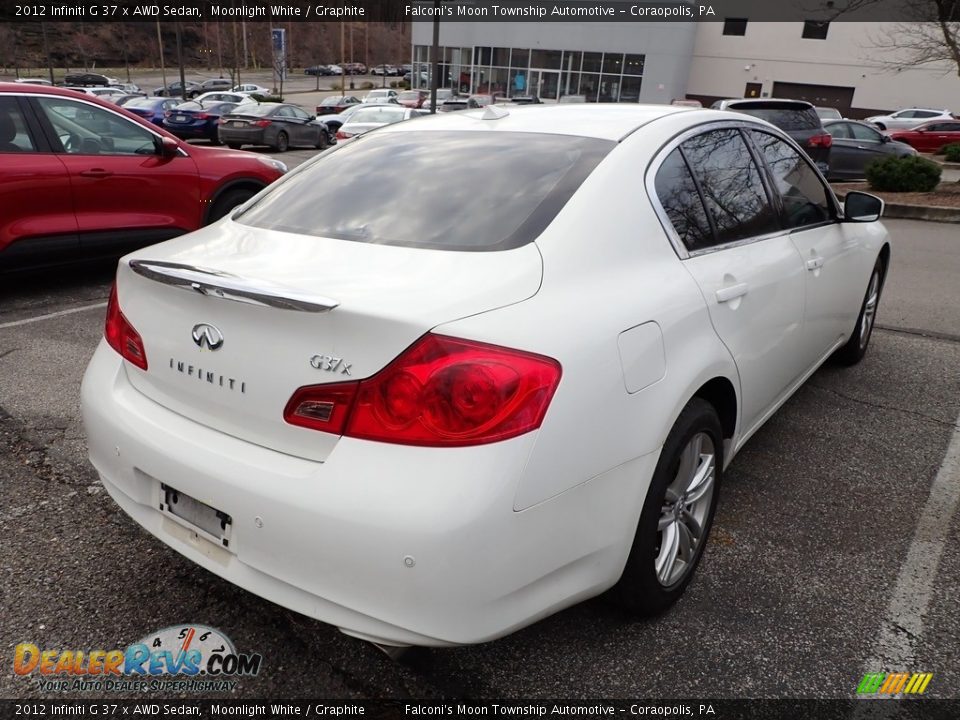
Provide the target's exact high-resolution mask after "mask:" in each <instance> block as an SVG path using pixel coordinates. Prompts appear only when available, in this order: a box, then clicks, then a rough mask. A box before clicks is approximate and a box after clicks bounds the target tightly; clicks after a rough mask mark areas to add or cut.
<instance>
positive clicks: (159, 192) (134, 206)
mask: <svg viewBox="0 0 960 720" xmlns="http://www.w3.org/2000/svg"><path fill="white" fill-rule="evenodd" d="M284 172H286V166H284V164H283V163H281V162H279V161H277V160H274V159H272V158H268V157H265V156H262V155H257V154H255V153H248V152H236V151H231V150H221V149H216V148H207V147H197V146H194V145H188V144H186V143H185V142H183V141H181V140H179V139H177V138H176V137H174V136H173V135H171V134H170V133H168V132H166V131H165V130H163V129H161V128H158V127H156V126H155V125H152V124H151V123H149V122H147V121H146V120H144V119H143V118H140V117H138V116H136V115H134V114H133V113H131V112H128V111H127V110H125V109H124V108H122V107H118V106H117V105H113V104H111V103H108V102H106V101H103V100H99V99H98V98H96V97H93V96H91V95H84V94H82V93H78V92H74V91H71V90H63V89H60V88H54V87H45V86H42V85H25V84H15V83H0V208H3V212H0V265H13V264H16V265H20V264H29V265H42V264H50V263H53V262H62V261H64V260H68V259H73V257H78V256H82V257H91V256H93V255H96V254H101V253H103V254H106V253H108V252H113V251H115V250H116V249H118V248H119V247H120V246H121V245H133V244H138V245H147V244H150V243H154V242H159V241H161V240H166V239H168V238H171V237H174V236H176V235H181V234H183V233H186V232H189V231H191V230H196V229H197V228H199V227H201V226H202V225H205V224H207V223H209V222H212V221H213V220H216V219H218V218H220V217H221V216H223V215H225V214H226V213H227V212H228V211H230V210H231V209H232V208H234V207H235V206H236V205H238V204H240V203H242V202H244V201H246V200H247V199H248V198H250V197H252V196H253V195H254V194H256V193H257V192H259V191H260V190H261V189H262V188H264V187H266V186H267V185H268V184H270V183H271V182H273V181H274V180H276V179H277V178H279V177H280V176H281V175H283V173H284Z"/></svg>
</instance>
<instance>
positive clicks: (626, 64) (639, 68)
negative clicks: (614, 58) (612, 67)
mask: <svg viewBox="0 0 960 720" xmlns="http://www.w3.org/2000/svg"><path fill="white" fill-rule="evenodd" d="M644 60H645V56H643V55H625V56H624V58H623V74H624V75H643V62H644Z"/></svg>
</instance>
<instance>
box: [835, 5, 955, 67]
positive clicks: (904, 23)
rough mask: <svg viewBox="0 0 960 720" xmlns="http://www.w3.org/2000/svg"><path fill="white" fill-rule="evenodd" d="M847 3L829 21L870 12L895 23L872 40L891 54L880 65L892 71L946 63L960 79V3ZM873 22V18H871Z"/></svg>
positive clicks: (879, 47) (876, 45)
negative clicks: (894, 20)
mask: <svg viewBox="0 0 960 720" xmlns="http://www.w3.org/2000/svg"><path fill="white" fill-rule="evenodd" d="M892 3H893V0H849V2H847V3H846V4H845V5H843V7H841V8H839V9H837V10H835V11H834V12H833V14H832V17H831V18H830V19H842V18H843V17H844V16H845V15H852V14H854V13H856V14H857V15H865V14H867V15H868V14H869V13H871V12H874V13H875V12H878V11H879V12H882V13H884V14H886V13H890V14H891V15H892V16H894V17H895V18H896V19H897V20H898V22H894V23H891V24H890V25H889V26H887V28H886V29H884V30H882V31H879V32H878V33H877V34H876V35H875V36H872V37H871V42H872V44H873V46H874V47H875V48H878V49H882V50H888V51H890V53H889V56H888V57H887V58H885V59H880V61H879V62H880V64H881V65H883V66H884V67H887V68H889V69H891V70H903V69H906V68H911V67H916V66H918V65H942V64H947V65H950V66H951V69H952V70H955V71H956V73H957V75H958V76H960V0H896V3H895V4H892ZM872 19H875V18H872Z"/></svg>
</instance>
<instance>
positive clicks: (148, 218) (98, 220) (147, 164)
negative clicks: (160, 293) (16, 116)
mask: <svg viewBox="0 0 960 720" xmlns="http://www.w3.org/2000/svg"><path fill="white" fill-rule="evenodd" d="M30 102H31V104H32V106H33V108H34V110H35V112H36V115H37V116H38V118H39V119H40V122H41V123H42V124H43V126H44V128H45V134H46V136H47V138H48V140H49V141H50V143H51V144H53V145H54V146H55V147H56V149H57V151H58V157H59V159H60V160H61V161H62V162H63V164H64V165H65V166H66V168H67V170H68V172H69V175H70V184H71V190H72V193H73V203H74V207H75V208H76V219H77V231H78V232H79V234H80V236H81V241H86V242H90V243H95V242H100V241H112V240H117V239H131V240H132V239H137V240H146V241H149V240H161V239H165V238H169V237H173V236H174V235H179V234H181V233H183V232H186V231H189V230H194V229H196V228H197V227H199V226H200V223H201V218H202V207H201V203H200V182H199V177H198V174H197V169H196V165H195V164H194V162H193V159H192V158H190V157H189V156H188V155H186V154H185V153H182V152H178V153H177V154H175V155H173V156H161V155H159V154H158V153H157V149H156V138H157V137H158V136H156V135H154V134H153V133H152V132H150V131H149V130H148V129H147V128H145V127H143V126H142V125H140V124H138V123H136V122H134V121H132V120H130V119H129V118H126V117H123V116H122V115H120V114H119V113H115V112H112V111H110V110H108V109H106V108H103V107H101V106H99V105H95V104H93V103H87V102H84V101H82V100H75V99H73V98H61V97H38V98H36V99H31V101H30ZM131 233H135V234H134V235H132V236H131Z"/></svg>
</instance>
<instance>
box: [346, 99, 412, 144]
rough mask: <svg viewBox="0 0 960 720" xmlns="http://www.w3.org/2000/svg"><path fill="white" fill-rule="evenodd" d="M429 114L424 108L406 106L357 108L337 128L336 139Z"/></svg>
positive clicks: (347, 137) (361, 133)
mask: <svg viewBox="0 0 960 720" xmlns="http://www.w3.org/2000/svg"><path fill="white" fill-rule="evenodd" d="M427 114H429V113H428V112H427V111H426V110H417V109H415V108H406V107H402V106H393V107H390V106H387V105H378V106H374V107H368V108H364V107H362V108H359V109H358V110H357V111H356V112H355V113H353V115H351V116H350V118H349V119H348V120H347V121H346V122H345V123H344V124H343V125H341V126H340V129H339V130H337V139H338V140H347V139H349V138H352V137H355V136H357V135H363V134H364V133H365V132H369V131H371V130H376V129H377V128H379V127H383V126H384V125H392V124H393V123H398V122H401V121H403V120H409V119H410V118H415V117H420V116H422V115H427Z"/></svg>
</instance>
